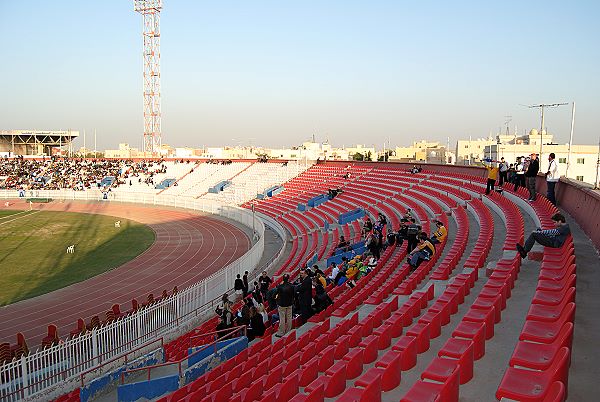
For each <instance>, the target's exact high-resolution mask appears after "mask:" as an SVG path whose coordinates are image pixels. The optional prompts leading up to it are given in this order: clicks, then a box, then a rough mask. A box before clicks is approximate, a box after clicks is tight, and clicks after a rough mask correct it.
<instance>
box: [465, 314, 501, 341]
mask: <svg viewBox="0 0 600 402" xmlns="http://www.w3.org/2000/svg"><path fill="white" fill-rule="evenodd" d="M495 309H496V308H495V307H492V308H491V309H489V310H480V309H476V308H470V309H469V311H467V314H465V315H464V316H463V321H471V322H483V323H485V339H486V340H487V339H491V338H493V337H494V317H495V313H494V310H495Z"/></svg>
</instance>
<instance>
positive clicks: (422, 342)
mask: <svg viewBox="0 0 600 402" xmlns="http://www.w3.org/2000/svg"><path fill="white" fill-rule="evenodd" d="M429 327H430V324H429V323H427V322H417V323H416V324H415V325H413V326H412V327H410V328H409V329H407V330H406V335H408V336H414V337H415V338H417V353H423V352H426V351H427V350H429Z"/></svg>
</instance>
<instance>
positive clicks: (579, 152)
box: [484, 144, 598, 184]
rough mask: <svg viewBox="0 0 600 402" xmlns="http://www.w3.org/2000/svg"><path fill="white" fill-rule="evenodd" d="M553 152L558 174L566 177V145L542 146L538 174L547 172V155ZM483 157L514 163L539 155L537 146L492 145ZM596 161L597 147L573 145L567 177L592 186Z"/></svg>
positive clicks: (567, 157)
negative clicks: (520, 157)
mask: <svg viewBox="0 0 600 402" xmlns="http://www.w3.org/2000/svg"><path fill="white" fill-rule="evenodd" d="M551 152H553V153H554V154H555V155H556V161H557V162H558V172H559V174H560V175H561V176H567V165H568V161H569V145H568V144H544V145H543V146H542V157H541V159H540V172H546V171H547V170H548V155H549V154H550V153H551ZM484 153H485V157H487V158H492V159H493V160H500V158H502V157H503V158H504V159H505V160H506V162H508V163H509V164H510V163H514V162H515V161H516V159H517V157H518V156H529V155H530V154H532V153H536V154H539V153H540V145H539V144H492V145H488V146H486V147H485V152H484ZM597 160H598V146H597V145H573V146H572V147H571V160H570V167H569V172H568V176H567V177H569V178H571V179H576V180H579V181H583V182H586V183H591V184H594V182H595V181H596V163H597Z"/></svg>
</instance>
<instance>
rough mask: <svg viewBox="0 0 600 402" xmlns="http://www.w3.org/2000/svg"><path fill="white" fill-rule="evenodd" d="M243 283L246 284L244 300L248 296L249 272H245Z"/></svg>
mask: <svg viewBox="0 0 600 402" xmlns="http://www.w3.org/2000/svg"><path fill="white" fill-rule="evenodd" d="M242 282H244V288H243V289H242V291H243V292H244V298H245V297H246V296H248V289H249V286H248V271H246V272H244V276H242Z"/></svg>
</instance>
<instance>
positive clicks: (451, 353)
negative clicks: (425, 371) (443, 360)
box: [438, 338, 474, 384]
mask: <svg viewBox="0 0 600 402" xmlns="http://www.w3.org/2000/svg"><path fill="white" fill-rule="evenodd" d="M473 351H474V343H473V341H472V340H466V339H457V338H450V339H448V340H447V341H446V343H445V344H444V346H443V347H442V348H441V349H440V351H439V352H438V356H439V357H450V358H452V359H457V360H458V364H460V383H461V384H466V383H467V382H469V381H471V378H473V361H474V353H473Z"/></svg>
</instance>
